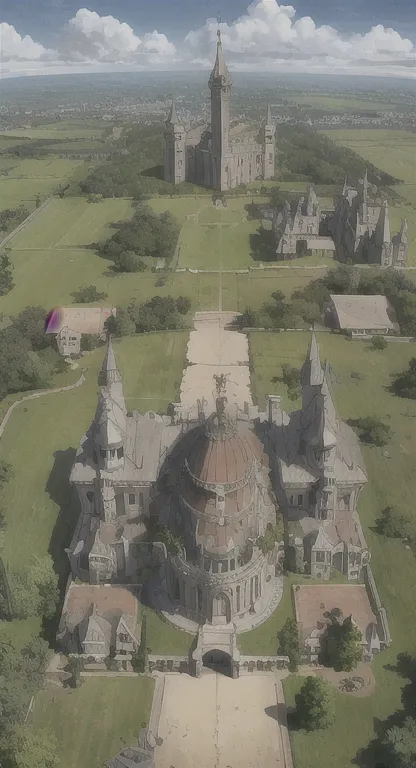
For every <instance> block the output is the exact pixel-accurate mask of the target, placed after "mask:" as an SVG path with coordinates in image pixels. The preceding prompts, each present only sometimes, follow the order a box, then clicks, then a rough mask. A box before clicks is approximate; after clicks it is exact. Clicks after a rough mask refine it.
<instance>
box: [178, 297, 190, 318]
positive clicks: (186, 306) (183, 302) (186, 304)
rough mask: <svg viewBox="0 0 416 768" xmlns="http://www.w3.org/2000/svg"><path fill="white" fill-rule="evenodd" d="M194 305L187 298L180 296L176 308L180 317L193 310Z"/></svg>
mask: <svg viewBox="0 0 416 768" xmlns="http://www.w3.org/2000/svg"><path fill="white" fill-rule="evenodd" d="M191 306H192V303H191V300H190V299H188V297H187V296H178V298H177V299H176V308H177V310H178V312H179V314H180V315H186V314H187V313H188V312H189V310H190V309H191Z"/></svg>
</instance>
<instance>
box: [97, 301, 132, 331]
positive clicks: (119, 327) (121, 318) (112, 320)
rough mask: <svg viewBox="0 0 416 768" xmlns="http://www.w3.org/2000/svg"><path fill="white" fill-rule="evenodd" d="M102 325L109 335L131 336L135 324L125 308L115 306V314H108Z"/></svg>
mask: <svg viewBox="0 0 416 768" xmlns="http://www.w3.org/2000/svg"><path fill="white" fill-rule="evenodd" d="M104 327H105V328H106V329H107V331H108V333H109V334H110V335H111V336H117V337H119V336H133V334H134V333H136V326H135V324H134V322H133V320H132V318H131V317H130V315H129V313H128V311H127V310H126V309H122V308H121V307H117V314H116V316H114V315H110V317H109V318H108V319H107V320H106V321H105V323H104Z"/></svg>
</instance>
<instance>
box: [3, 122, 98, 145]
mask: <svg viewBox="0 0 416 768" xmlns="http://www.w3.org/2000/svg"><path fill="white" fill-rule="evenodd" d="M103 130H104V129H103V128H98V127H95V126H91V127H89V128H87V127H81V126H79V127H77V126H74V125H72V124H70V123H65V122H62V123H59V122H58V123H49V124H47V125H41V126H39V127H38V128H12V129H10V130H8V131H2V132H1V134H0V136H1V138H3V137H4V138H7V137H10V138H12V139H100V138H101V136H102V134H103ZM19 143H21V142H19Z"/></svg>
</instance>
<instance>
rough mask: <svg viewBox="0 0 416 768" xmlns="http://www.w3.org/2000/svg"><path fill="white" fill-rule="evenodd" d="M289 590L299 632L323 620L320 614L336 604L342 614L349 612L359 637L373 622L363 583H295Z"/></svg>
mask: <svg viewBox="0 0 416 768" xmlns="http://www.w3.org/2000/svg"><path fill="white" fill-rule="evenodd" d="M293 594H294V598H295V607H296V617H297V621H298V622H300V623H301V624H302V634H303V636H305V635H307V634H308V633H309V631H312V630H313V629H315V628H316V627H317V625H318V623H320V624H325V623H326V622H327V619H326V618H325V616H324V614H325V613H327V612H328V611H331V610H333V608H339V609H340V610H341V611H342V613H343V615H344V616H345V617H346V616H352V618H353V619H354V621H355V622H356V624H357V626H358V628H359V630H360V632H361V633H362V635H363V637H365V635H366V632H367V629H368V626H369V625H370V624H377V619H376V617H375V615H374V613H373V611H372V609H371V605H370V601H369V599H368V595H367V590H366V588H365V585H364V584H313V585H309V584H308V585H303V584H297V585H293Z"/></svg>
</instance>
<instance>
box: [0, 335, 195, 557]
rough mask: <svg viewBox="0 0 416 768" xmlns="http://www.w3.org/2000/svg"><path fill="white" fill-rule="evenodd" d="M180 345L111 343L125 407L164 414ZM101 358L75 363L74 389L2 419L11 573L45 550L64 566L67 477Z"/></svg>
mask: <svg viewBox="0 0 416 768" xmlns="http://www.w3.org/2000/svg"><path fill="white" fill-rule="evenodd" d="M187 341H188V333H187V332H186V331H184V332H172V333H166V334H153V335H144V336H134V337H129V338H124V339H122V340H120V341H116V342H115V345H114V346H115V354H116V357H117V360H118V363H119V366H120V370H121V373H122V376H123V382H124V391H125V396H126V400H127V407H128V408H130V409H138V410H141V411H142V412H145V411H147V410H151V409H154V410H159V409H164V410H165V409H166V407H167V405H168V404H169V402H170V401H172V400H175V399H176V397H177V395H178V389H179V385H180V381H181V378H182V371H183V362H184V359H185V354H186V345H187ZM103 356H104V348H102V347H101V348H100V349H97V350H95V351H94V352H91V353H89V354H88V355H86V356H85V357H84V358H83V360H82V363H81V365H82V366H84V367H85V368H86V369H87V374H86V381H85V382H84V384H83V385H82V386H81V387H79V388H77V389H75V390H71V391H70V392H62V393H57V394H51V395H47V396H45V397H42V398H39V399H38V400H32V401H28V402H26V403H24V404H22V405H19V406H18V407H17V408H16V409H15V411H14V413H13V414H12V416H11V418H10V421H9V423H8V425H7V428H6V431H5V433H4V435H3V437H2V439H1V441H0V456H1V458H2V459H7V461H9V462H10V463H11V464H12V465H13V467H14V468H15V477H14V479H13V480H11V481H10V482H9V483H8V484H7V485H6V486H5V487H4V489H3V491H2V493H1V505H2V506H4V507H5V509H6V510H7V527H6V530H5V533H4V552H5V555H6V561H7V563H8V564H9V565H10V566H11V567H17V566H19V565H22V564H24V563H27V562H28V560H29V559H30V557H31V556H32V554H33V553H37V554H40V555H43V554H44V553H46V552H47V551H48V547H49V545H51V547H52V550H53V555H54V556H55V558H56V560H57V565H58V567H59V569H60V570H61V569H63V568H64V565H65V564H66V555H65V552H64V547H65V546H68V543H69V541H70V538H71V534H72V530H73V527H74V524H75V521H76V519H77V515H78V513H79V508H78V503H77V500H76V496H75V492H73V491H71V490H70V488H69V486H68V476H69V472H70V469H71V466H72V462H73V459H74V455H75V450H76V449H77V447H78V445H79V442H80V440H81V438H82V436H83V434H84V433H85V432H86V430H87V429H88V427H89V425H90V423H91V421H92V419H93V418H94V412H95V408H96V404H97V393H98V385H97V376H98V372H99V369H100V367H101V364H102V360H103ZM22 467H24V476H23V477H24V480H23V481H22V469H21V468H22ZM34 542H36V546H35V547H34Z"/></svg>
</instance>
